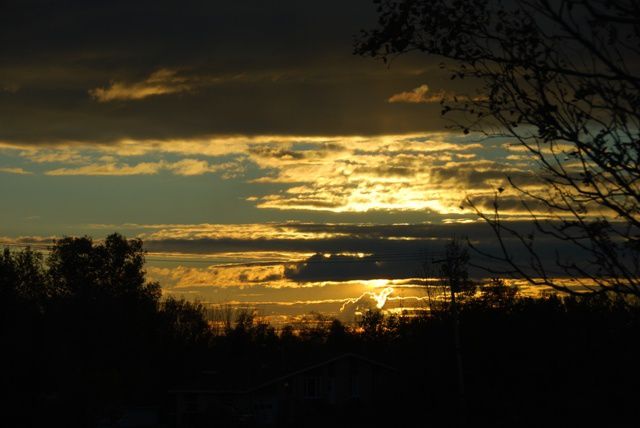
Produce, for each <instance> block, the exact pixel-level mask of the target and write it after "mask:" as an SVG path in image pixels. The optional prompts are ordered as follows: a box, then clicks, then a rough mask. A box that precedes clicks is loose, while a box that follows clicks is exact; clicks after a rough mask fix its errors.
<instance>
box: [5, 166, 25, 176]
mask: <svg viewBox="0 0 640 428" xmlns="http://www.w3.org/2000/svg"><path fill="white" fill-rule="evenodd" d="M0 173H4V174H17V175H31V174H32V173H31V172H29V171H26V170H25V169H23V168H12V167H0Z"/></svg>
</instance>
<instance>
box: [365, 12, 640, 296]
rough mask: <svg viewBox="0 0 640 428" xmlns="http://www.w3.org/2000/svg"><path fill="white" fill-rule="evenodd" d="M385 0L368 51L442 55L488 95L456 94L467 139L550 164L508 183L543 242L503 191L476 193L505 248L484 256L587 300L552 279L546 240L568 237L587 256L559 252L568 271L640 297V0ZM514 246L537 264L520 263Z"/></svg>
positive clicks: (450, 101) (457, 117)
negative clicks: (503, 145)
mask: <svg viewBox="0 0 640 428" xmlns="http://www.w3.org/2000/svg"><path fill="white" fill-rule="evenodd" d="M376 3H378V13H379V25H378V28H376V29H374V30H371V31H364V32H363V33H362V35H361V37H360V38H359V41H358V42H357V43H356V47H355V51H356V53H358V54H361V55H371V56H374V57H377V58H381V59H383V60H384V61H385V62H386V61H388V60H389V59H392V58H394V57H395V56H397V55H400V54H404V53H407V52H411V51H417V52H422V53H425V54H428V55H434V56H437V57H440V58H442V59H443V61H444V62H443V64H442V67H443V68H448V69H449V70H450V72H451V79H467V80H471V81H472V82H474V84H478V85H477V86H478V88H479V89H478V92H477V93H475V94H471V95H458V96H447V95H445V96H443V99H442V113H443V114H446V115H448V116H449V117H452V118H453V121H454V123H455V126H458V127H460V128H461V129H462V130H463V131H464V132H465V133H469V132H470V131H478V132H481V133H484V134H487V135H490V136H503V137H509V138H510V139H511V140H515V141H516V142H517V143H519V145H520V146H521V147H522V148H523V149H524V152H525V153H528V154H529V155H530V156H531V159H532V160H534V161H535V163H536V165H537V170H536V173H535V177H532V179H533V180H534V181H535V184H534V185H530V184H531V183H529V184H528V183H527V182H526V180H522V179H520V180H519V179H518V178H516V177H509V181H510V183H511V185H512V188H511V189H509V191H510V192H512V191H513V193H514V194H515V195H516V196H517V197H518V198H519V199H521V202H522V204H523V206H524V208H525V209H526V210H528V211H529V214H530V216H531V217H532V218H533V220H534V224H535V233H532V234H523V233H521V232H520V231H518V230H516V229H515V228H514V227H512V226H510V225H509V224H508V222H504V221H502V220H501V217H500V215H499V210H500V203H501V198H502V199H504V198H505V194H506V193H505V194H503V191H504V189H503V188H500V189H497V191H496V198H495V200H494V201H493V204H492V203H484V204H483V203H482V202H481V201H479V200H477V199H474V198H473V196H471V197H469V198H468V203H469V204H470V206H471V207H473V208H474V209H475V210H476V212H477V213H478V214H480V215H481V216H482V217H483V218H484V220H486V221H487V222H488V224H489V225H490V226H491V227H492V228H493V229H494V231H495V233H496V236H497V237H498V239H499V240H500V244H501V246H500V248H501V249H500V250H499V251H498V252H497V253H486V254H485V255H487V256H488V257H491V258H493V259H495V260H498V261H501V262H503V263H504V262H506V265H507V266H508V268H506V269H504V270H503V271H502V273H509V274H514V275H515V274H517V275H519V276H524V277H526V278H527V279H528V280H529V281H530V282H532V283H535V284H544V285H549V286H553V287H555V288H557V289H561V290H564V291H567V292H574V291H575V290H574V289H572V288H568V287H566V286H565V285H564V284H563V283H562V282H558V281H557V280H555V279H554V278H553V275H550V274H549V266H548V265H546V264H545V262H544V260H543V259H542V257H541V256H540V252H539V251H538V249H537V247H536V241H535V237H536V236H543V237H545V238H553V239H559V240H562V241H564V242H565V243H566V244H569V245H570V246H571V247H572V248H573V250H572V251H571V252H573V253H576V254H581V256H579V257H573V258H569V257H566V255H561V254H557V255H556V260H555V264H556V265H557V266H558V267H559V268H560V269H561V271H562V273H563V274H567V275H569V276H572V277H574V278H584V279H585V280H581V282H582V285H583V286H584V287H586V289H588V290H589V291H590V292H606V291H613V292H616V293H619V294H622V295H634V296H640V277H639V274H640V258H639V249H640V109H639V106H640V3H638V2H637V1H630V0H559V1H549V0H514V1H511V2H505V1H500V0H472V1H460V0H379V1H376ZM507 193H509V192H507ZM492 211H493V212H492ZM506 241H510V243H511V245H512V246H510V245H507V244H506ZM514 246H518V247H520V249H521V250H524V251H525V253H526V254H527V259H528V260H530V262H526V263H524V264H523V263H522V261H518V260H516V258H514V256H513V254H514V250H515V247H514Z"/></svg>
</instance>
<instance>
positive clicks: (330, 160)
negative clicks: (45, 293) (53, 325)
mask: <svg viewBox="0 0 640 428" xmlns="http://www.w3.org/2000/svg"><path fill="white" fill-rule="evenodd" d="M0 10H1V11H2V13H0V43H2V48H1V49H0V64H2V65H1V66H0V197H1V200H2V209H0V237H1V240H2V243H4V244H13V245H24V244H26V243H32V244H35V246H36V248H42V247H39V245H46V244H48V243H50V242H51V239H53V238H56V237H62V236H78V235H84V234H87V235H90V236H93V237H94V238H95V239H100V238H102V237H104V236H106V235H107V234H109V233H112V232H120V233H122V234H124V235H126V236H127V237H140V238H142V239H143V240H144V242H145V245H146V248H147V249H148V251H149V252H150V253H149V255H148V266H147V271H148V274H149V276H150V278H152V279H155V280H158V281H160V282H161V284H162V285H163V287H164V291H165V293H167V294H177V295H184V296H187V297H190V298H198V299H200V300H202V301H205V302H210V303H214V304H224V303H227V302H231V303H235V304H242V305H247V306H252V307H256V308H258V309H260V310H262V311H263V314H265V315H271V316H279V315H290V314H303V313H307V312H309V311H320V312H326V313H331V314H336V313H340V309H342V312H343V313H345V314H351V313H352V312H353V310H357V308H364V307H367V306H376V304H378V302H379V300H376V297H379V296H381V295H384V297H388V298H389V300H387V301H386V303H385V304H386V305H387V306H385V308H387V309H392V308H394V307H395V308H401V307H413V306H415V305H416V304H419V302H420V299H421V298H422V296H423V294H421V293H422V291H421V290H419V289H418V288H416V287H418V286H419V285H420V284H421V283H420V280H419V278H420V277H421V276H423V275H424V272H423V270H422V262H423V261H424V258H425V254H429V255H431V256H437V255H438V254H440V253H441V251H442V247H443V243H444V242H445V241H446V240H448V239H450V238H451V237H452V236H458V237H469V239H471V240H473V241H475V242H477V243H478V244H480V245H481V246H484V247H485V248H489V247H490V246H492V245H495V243H494V239H493V236H492V234H491V231H490V230H488V228H487V227H486V226H485V225H484V224H483V223H482V222H481V221H478V219H477V215H475V214H474V213H473V212H472V211H471V210H469V209H468V208H464V209H463V208H461V202H462V201H463V200H464V199H465V198H466V197H471V198H472V199H473V200H474V201H475V202H476V204H477V205H478V206H479V207H480V208H482V209H484V210H491V209H492V200H493V197H494V194H495V192H496V190H497V189H498V188H500V187H505V188H507V190H506V191H505V192H504V194H502V195H501V200H502V202H501V207H502V210H503V212H504V215H505V216H506V218H507V219H511V220H513V221H514V222H516V223H514V224H518V227H522V228H523V230H524V228H527V227H529V226H528V225H527V221H526V217H527V215H525V212H524V210H523V209H522V207H521V205H519V203H518V197H517V195H516V194H515V193H514V192H513V191H512V190H511V189H509V188H508V186H507V180H506V177H507V175H508V176H511V177H512V178H514V180H516V181H517V182H519V183H521V184H523V185H524V186H527V185H530V186H535V181H534V180H533V179H532V177H531V175H530V172H531V171H532V168H533V166H532V164H531V163H530V161H529V160H528V158H527V157H526V156H524V154H523V152H522V151H521V150H520V147H519V146H517V145H514V143H513V141H510V140H508V139H497V138H491V139H487V138H484V137H483V136H481V135H478V134H474V133H471V134H469V135H463V134H462V133H460V132H458V131H454V130H452V129H450V128H449V127H448V125H450V123H448V122H447V121H445V120H444V119H443V118H442V117H441V115H440V110H441V106H440V104H439V102H440V99H441V98H442V97H454V96H456V97H461V98H462V97H475V96H481V94H479V92H478V90H477V89H476V88H474V87H472V86H470V85H467V84H465V85H461V84H460V83H459V82H458V81H456V80H454V81H452V80H450V78H449V73H448V72H447V71H446V70H442V69H441V67H440V63H439V61H438V60H437V59H432V58H426V57H424V56H419V55H416V56H412V55H407V56H403V57H400V58H397V59H396V60H395V61H393V62H392V63H391V64H390V65H389V64H387V65H385V64H383V63H381V62H380V61H376V60H374V59H371V58H363V57H358V56H354V55H353V43H354V38H355V37H356V36H357V35H358V33H359V31H360V30H361V29H365V28H371V27H372V26H375V23H376V14H375V7H374V5H373V4H372V2H371V1H370V0H350V1H348V2H345V1H336V0H326V1H322V2H301V1H289V0H286V1H285V0H282V1H263V0H260V1H258V0H256V1H233V2H202V1H182V2H180V3H179V7H176V5H175V4H173V5H171V4H169V2H158V1H109V2H102V1H68V2H53V1H52V2H48V3H47V2H42V1H38V2H33V4H32V2H30V1H24V0H19V1H18V0H15V1H8V2H3V6H2V9H0ZM141 17H142V18H141ZM319 253H321V255H318V254H319ZM304 261H306V263H294V262H304ZM385 290H386V291H385ZM367 293H369V294H367ZM381 293H382V294H381ZM359 298H360V300H358V299H359ZM349 308H351V309H349ZM350 310H351V312H349V311H350ZM346 316H349V315H345V317H346Z"/></svg>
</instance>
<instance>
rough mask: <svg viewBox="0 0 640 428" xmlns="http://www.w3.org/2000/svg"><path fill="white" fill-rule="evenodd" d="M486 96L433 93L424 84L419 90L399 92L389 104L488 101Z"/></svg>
mask: <svg viewBox="0 0 640 428" xmlns="http://www.w3.org/2000/svg"><path fill="white" fill-rule="evenodd" d="M486 99H487V97H485V96H481V95H478V96H475V97H469V96H467V95H458V94H455V93H451V92H447V91H445V90H442V89H441V90H439V91H436V92H432V91H431V90H430V88H429V86H428V85H426V84H422V85H420V86H418V87H417V88H413V89H412V90H410V91H405V92H399V93H397V94H393V95H391V96H390V97H389V99H388V100H387V102H389V103H392V104H393V103H409V104H429V103H439V102H441V101H468V100H472V101H482V100H486Z"/></svg>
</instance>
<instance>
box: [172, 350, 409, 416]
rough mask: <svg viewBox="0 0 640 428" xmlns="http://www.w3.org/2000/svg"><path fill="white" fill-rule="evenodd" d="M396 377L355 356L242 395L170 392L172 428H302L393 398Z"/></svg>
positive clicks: (206, 390)
mask: <svg viewBox="0 0 640 428" xmlns="http://www.w3.org/2000/svg"><path fill="white" fill-rule="evenodd" d="M398 385H399V373H398V370H396V369H395V368H393V367H390V366H388V365H386V364H383V363H380V362H377V361H373V360H370V359H368V358H365V357H362V356H360V355H356V354H351V353H349V354H343V355H340V356H338V357H335V358H331V359H329V360H326V361H323V362H321V363H319V364H315V365H312V366H310V367H306V368H304V369H302V370H297V371H293V372H291V373H288V374H285V375H283V376H280V377H277V378H274V379H271V380H269V381H267V382H264V383H261V384H259V385H256V386H253V387H250V388H247V389H245V390H233V389H229V390H218V389H215V388H214V387H211V388H201V387H200V388H197V389H181V390H176V391H172V393H173V394H174V396H175V415H174V416H175V423H176V428H200V427H206V426H259V427H275V426H300V425H299V423H300V422H301V421H305V420H306V421H309V418H316V419H318V420H319V419H322V418H324V417H327V416H328V415H331V414H336V415H338V414H341V413H344V412H348V411H350V409H363V408H369V407H371V406H372V405H374V404H375V403H377V402H382V401H384V400H385V397H386V396H387V395H388V394H390V393H393V391H394V390H395V389H396V388H397V386H398Z"/></svg>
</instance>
